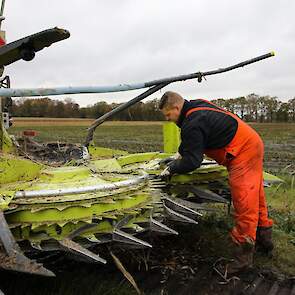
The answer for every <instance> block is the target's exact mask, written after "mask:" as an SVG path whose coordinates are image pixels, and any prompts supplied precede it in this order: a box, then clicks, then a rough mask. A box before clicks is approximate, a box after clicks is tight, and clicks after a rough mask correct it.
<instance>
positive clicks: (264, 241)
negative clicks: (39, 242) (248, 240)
mask: <svg viewBox="0 0 295 295" xmlns="http://www.w3.org/2000/svg"><path fill="white" fill-rule="evenodd" d="M255 248H256V251H257V252H261V253H264V254H267V255H271V252H272V250H273V248H274V245H273V242H272V227H271V226H270V227H257V232H256V246H255Z"/></svg>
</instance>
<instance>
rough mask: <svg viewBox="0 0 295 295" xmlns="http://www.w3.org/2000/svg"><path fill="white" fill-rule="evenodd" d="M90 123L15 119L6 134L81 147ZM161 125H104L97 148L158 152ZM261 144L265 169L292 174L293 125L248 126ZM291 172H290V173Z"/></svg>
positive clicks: (294, 159) (98, 133)
mask: <svg viewBox="0 0 295 295" xmlns="http://www.w3.org/2000/svg"><path fill="white" fill-rule="evenodd" d="M90 123H91V121H90V120H88V119H86V120H81V119H78V120H76V119H46V118H42V119H38V118H36V119H34V118H16V120H15V126H14V127H12V128H11V129H10V130H9V132H10V133H12V134H14V135H20V134H21V132H22V131H23V130H25V129H34V130H36V131H37V132H38V136H37V137H36V140H37V141H43V142H44V141H45V142H48V141H60V142H71V143H81V144H82V143H83V142H84V140H85V138H86V134H87V126H89V124H90ZM162 124H163V123H162V122H107V123H105V124H103V125H101V126H99V127H98V128H97V129H96V132H95V135H94V143H95V144H96V145H98V146H103V147H111V148H115V149H123V150H127V151H128V152H149V151H162V150H163V144H162ZM251 125H252V127H253V128H254V129H256V130H257V132H258V133H259V134H260V135H261V137H262V138H263V140H264V143H265V167H266V169H267V170H269V169H270V171H275V172H280V171H281V170H283V169H284V168H286V167H287V169H288V171H289V172H292V171H295V165H294V163H295V124H283V123H278V124H273V123H263V124H258V123H254V124H251ZM292 169H293V170H292Z"/></svg>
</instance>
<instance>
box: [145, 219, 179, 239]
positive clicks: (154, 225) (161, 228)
mask: <svg viewBox="0 0 295 295" xmlns="http://www.w3.org/2000/svg"><path fill="white" fill-rule="evenodd" d="M150 230H151V231H154V232H158V233H165V234H173V235H178V232H177V231H176V230H174V229H172V228H170V227H168V226H167V225H165V224H163V223H161V222H160V221H157V220H155V219H153V218H152V217H151V218H150Z"/></svg>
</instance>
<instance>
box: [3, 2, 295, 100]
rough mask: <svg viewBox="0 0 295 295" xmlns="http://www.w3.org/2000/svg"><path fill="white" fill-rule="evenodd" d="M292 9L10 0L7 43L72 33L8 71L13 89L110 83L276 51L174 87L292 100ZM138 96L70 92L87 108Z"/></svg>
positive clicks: (285, 5) (294, 5) (190, 92)
mask: <svg viewBox="0 0 295 295" xmlns="http://www.w3.org/2000/svg"><path fill="white" fill-rule="evenodd" d="M294 11H295V2H294V1H292V0H285V1H280V2H277V1H269V0H268V1H267V0H260V1H255V0H250V1H231V0H208V1H194V0H184V1H176V0H170V1H168V0H161V1H158V0H141V1H136V0H125V1H119V0H100V1H95V0H88V1H80V0H79V1H78V0H63V1H58V0H42V1H33V0H26V1H23V0H10V1H7V5H6V17H7V20H6V21H5V25H4V26H3V28H4V29H6V30H7V38H8V40H10V41H12V40H14V39H17V38H21V37H22V36H24V35H27V34H30V33H34V32H36V31H39V30H42V29H46V28H48V27H53V26H56V25H58V26H61V27H64V28H66V29H69V30H70V32H71V37H70V39H68V40H65V41H63V42H60V44H56V45H53V46H52V47H50V48H48V49H45V50H44V51H42V52H40V53H39V54H38V56H37V57H36V59H35V60H34V61H32V62H31V63H25V62H18V63H16V64H14V65H11V66H10V67H7V70H6V71H7V72H8V73H9V74H10V75H11V76H12V81H13V86H14V87H37V86H61V85H96V84H99V85H106V84H118V83H121V82H136V81H144V80H152V79H155V78H160V77H165V76H170V75H176V74H182V73H189V72H194V71H197V70H208V69H214V68H218V67H222V66H227V65H230V64H232V63H236V62H239V61H241V60H243V59H247V58H251V57H253V56H256V55H259V54H263V53H266V52H268V51H270V50H276V51H277V53H278V55H277V57H275V58H271V59H269V60H265V61H263V62H261V63H258V64H254V65H250V66H249V67H247V68H244V69H241V70H237V71H235V72H231V73H227V74H224V75H221V76H214V77H210V78H208V81H207V82H204V83H202V84H198V83H197V82H195V81H191V82H184V83H177V84H174V85H170V86H168V87H167V89H168V88H169V89H173V90H175V91H179V92H181V93H182V94H183V95H184V96H188V97H208V98H215V97H225V98H226V97H234V96H238V95H246V94H249V93H250V92H256V93H259V94H262V95H263V94H270V95H276V96H278V97H280V98H281V99H289V98H291V97H293V96H295V91H294V86H293V81H292V80H293V77H294V74H295V67H294V66H293V64H294V61H295V53H294V52H295V44H294V41H293V40H294V36H295V26H294V17H293V12H294ZM138 93H140V91H133V92H129V93H112V94H98V95H83V96H82V95H76V96H72V97H73V98H74V99H75V100H76V101H77V102H78V103H80V104H81V105H86V104H90V103H94V102H96V101H97V100H99V99H108V100H110V101H124V100H126V99H128V98H131V97H133V96H135V95H136V94H138ZM160 95H161V94H160V93H157V94H155V95H154V96H153V97H159V96H160ZM59 99H62V97H61V98H59Z"/></svg>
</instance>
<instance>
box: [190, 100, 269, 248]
mask: <svg viewBox="0 0 295 295" xmlns="http://www.w3.org/2000/svg"><path fill="white" fill-rule="evenodd" d="M206 102H207V103H210V102H208V101H206ZM210 104H211V103H210ZM212 105H213V104H212ZM214 106H215V105H214ZM200 110H209V111H214V112H222V113H225V114H227V115H229V116H231V117H233V118H234V119H236V120H237V122H238V129H237V131H236V134H235V136H234V138H233V139H232V141H231V142H230V143H229V144H228V145H227V146H225V147H223V148H219V149H206V150H205V151H204V153H205V154H206V155H207V156H208V157H210V158H212V159H214V160H215V161H216V162H217V163H218V164H220V165H224V166H226V167H227V170H228V173H229V185H230V190H231V195H232V201H233V206H234V209H235V226H234V228H233V229H232V231H231V237H232V239H233V241H234V242H236V243H243V242H245V241H246V240H248V239H249V238H250V239H251V240H252V241H255V240H256V229H257V226H260V227H270V226H272V224H273V221H272V220H271V219H269V218H268V213H267V206H266V201H265V194H264V188H263V151H264V146H263V142H262V140H261V138H260V136H259V135H258V134H257V133H256V132H255V131H254V130H253V129H252V128H251V127H250V126H249V125H247V124H246V123H245V122H244V121H242V120H241V119H240V118H239V117H237V116H236V115H234V114H232V113H230V112H227V111H226V110H223V109H220V108H218V109H216V108H212V107H197V108H193V109H190V110H189V111H188V112H187V113H186V117H187V116H189V115H190V114H191V113H192V112H196V111H200Z"/></svg>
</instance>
